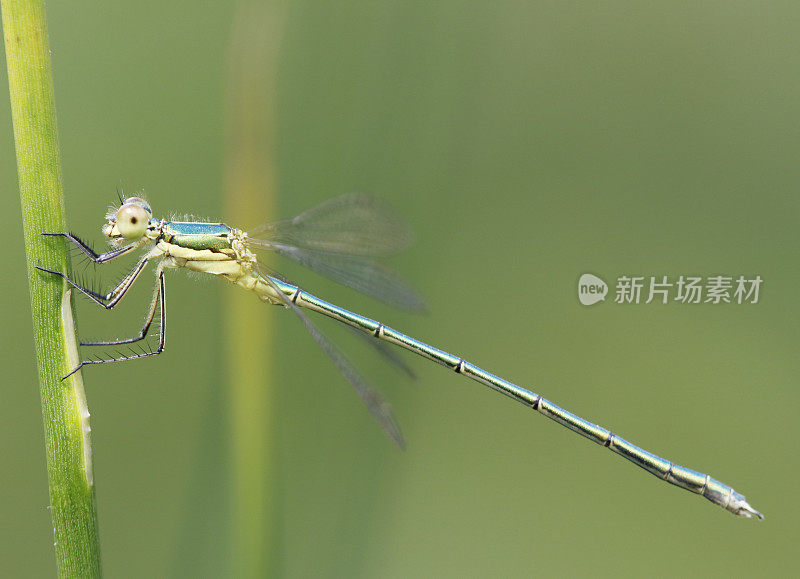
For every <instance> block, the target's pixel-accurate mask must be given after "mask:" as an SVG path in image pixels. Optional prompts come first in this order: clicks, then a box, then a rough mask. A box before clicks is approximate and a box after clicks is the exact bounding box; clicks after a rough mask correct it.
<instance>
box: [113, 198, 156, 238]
mask: <svg viewBox="0 0 800 579" xmlns="http://www.w3.org/2000/svg"><path fill="white" fill-rule="evenodd" d="M149 220H150V217H149V215H148V214H147V211H145V209H144V207H142V206H141V205H136V204H134V203H129V204H126V205H123V206H122V207H120V208H119V211H117V219H116V224H117V231H119V233H120V235H122V237H124V238H125V239H138V238H139V237H142V236H143V235H144V233H145V231H147V222H148V221H149Z"/></svg>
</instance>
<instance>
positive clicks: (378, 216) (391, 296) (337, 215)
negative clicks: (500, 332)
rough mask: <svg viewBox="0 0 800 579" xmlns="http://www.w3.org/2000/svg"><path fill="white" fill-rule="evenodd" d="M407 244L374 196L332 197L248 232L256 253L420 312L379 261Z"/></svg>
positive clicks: (405, 232)
mask: <svg viewBox="0 0 800 579" xmlns="http://www.w3.org/2000/svg"><path fill="white" fill-rule="evenodd" d="M410 241H411V233H410V231H409V229H408V227H407V226H406V225H405V224H404V223H403V222H402V221H400V220H399V219H398V218H397V217H396V216H394V215H393V214H392V212H391V210H389V208H388V207H386V205H384V204H383V203H381V202H379V201H378V200H377V199H375V198H374V197H371V196H369V195H364V194H350V195H344V196H342V197H337V198H336V199H332V200H330V201H327V202H325V203H323V204H321V205H318V206H317V207H314V208H312V209H309V210H308V211H306V212H305V213H301V214H300V215H298V216H297V217H295V218H293V219H286V220H283V221H276V222H274V223H268V224H265V225H262V226H260V227H257V228H255V229H253V230H252V231H250V232H248V242H249V243H250V244H251V245H252V246H253V247H254V248H255V249H265V250H269V251H272V252H274V253H277V254H279V255H282V256H284V257H286V258H288V259H291V260H292V261H295V262H297V263H299V264H301V265H303V266H304V267H307V268H309V269H311V270H314V271H316V272H318V273H321V274H322V275H325V276H327V277H329V278H331V279H333V280H334V281H337V282H339V283H341V284H343V285H346V286H348V287H350V288H353V289H355V290H357V291H359V292H361V293H363V294H366V295H369V296H372V297H374V298H376V299H378V300H381V301H383V302H385V303H388V304H390V305H393V306H395V307H399V308H402V309H405V310H411V311H418V312H419V311H424V309H425V304H424V302H423V301H422V298H421V297H420V296H419V294H418V293H417V292H416V291H415V290H414V289H413V288H411V287H410V286H408V285H407V284H406V283H405V282H403V280H402V279H401V278H400V277H399V276H398V275H397V274H396V273H395V272H394V271H392V270H391V269H390V268H388V267H386V266H385V265H384V264H383V263H381V262H380V261H379V260H378V258H379V257H382V256H386V255H391V254H393V253H397V252H398V251H400V250H401V249H403V248H404V247H406V246H407V245H408V244H409V243H410Z"/></svg>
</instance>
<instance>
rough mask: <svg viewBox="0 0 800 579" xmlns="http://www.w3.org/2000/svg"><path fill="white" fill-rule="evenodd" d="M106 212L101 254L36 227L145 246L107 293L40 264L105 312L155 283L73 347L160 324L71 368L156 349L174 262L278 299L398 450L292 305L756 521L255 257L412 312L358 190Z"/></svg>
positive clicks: (386, 230)
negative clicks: (252, 224) (252, 216)
mask: <svg viewBox="0 0 800 579" xmlns="http://www.w3.org/2000/svg"><path fill="white" fill-rule="evenodd" d="M106 219H107V222H106V224H105V226H104V227H103V233H104V234H105V236H106V237H108V238H109V240H110V242H111V244H112V245H113V246H114V247H115V248H114V249H112V250H111V251H108V252H106V253H101V254H97V253H95V252H94V251H93V250H92V249H91V248H90V247H89V246H88V245H87V244H85V243H84V242H83V241H81V240H80V239H79V238H78V237H76V236H75V235H73V234H71V233H45V235H56V236H62V237H64V238H66V239H67V240H69V241H70V242H72V243H73V244H75V245H76V246H77V247H78V248H79V249H80V250H81V251H82V252H83V253H84V254H86V256H88V257H89V259H91V260H92V261H93V262H95V263H98V264H103V263H107V262H109V261H112V260H114V259H116V258H118V257H121V256H123V255H127V254H129V253H131V252H133V251H134V250H137V249H143V250H146V251H145V252H144V255H143V256H142V257H141V258H140V259H139V261H138V262H137V263H136V265H135V266H134V268H133V269H132V270H131V271H130V272H129V273H128V274H127V275H126V276H125V277H124V278H123V279H122V281H120V282H119V283H118V284H117V285H116V286H115V287H114V288H113V289H112V290H111V291H109V292H108V293H106V294H103V293H99V292H97V291H94V290H92V289H90V288H87V287H83V286H82V285H80V284H78V283H77V282H76V281H74V280H73V279H71V278H70V277H68V276H67V275H66V274H65V273H63V272H59V271H53V270H50V269H46V268H43V267H39V269H40V270H41V271H44V272H48V273H51V274H55V275H59V276H61V277H62V278H64V280H66V281H67V282H68V283H69V284H70V285H72V286H73V287H74V288H76V289H77V290H79V291H81V292H83V293H84V294H85V295H87V296H88V297H89V298H90V299H92V300H93V301H94V302H96V303H97V304H99V305H101V306H103V307H104V308H106V309H109V310H110V309H112V308H113V307H114V306H116V305H117V304H118V303H119V302H120V300H121V299H122V298H123V297H124V296H125V294H126V292H127V291H128V290H129V289H130V288H131V286H132V285H133V283H134V282H135V281H136V279H137V278H138V277H139V275H140V274H141V273H142V271H143V270H144V269H145V266H146V265H147V264H148V263H150V262H151V261H153V262H157V264H158V265H157V266H156V278H157V281H156V286H155V289H154V292H153V298H152V301H151V303H150V308H149V310H148V313H147V316H146V318H145V323H144V326H143V327H142V329H141V331H140V332H139V334H138V335H137V336H135V337H133V338H128V339H124V340H112V341H103V342H84V343H82V344H81V345H85V346H120V345H125V344H132V343H135V342H139V341H141V340H144V339H145V337H146V336H147V333H148V331H149V329H150V326H151V324H152V322H153V319H154V317H155V313H156V310H158V312H159V321H160V324H159V337H158V345H157V346H156V347H155V348H153V349H143V350H141V351H139V352H132V353H131V354H130V355H119V356H116V357H111V358H107V359H89V360H85V361H83V362H81V363H80V364H79V365H78V366H77V367H76V368H75V369H73V370H72V372H70V374H72V373H74V372H76V371H78V370H79V369H80V368H81V367H82V366H85V365H87V364H99V363H106V362H122V361H126V360H133V359H137V358H145V357H147V356H155V355H157V354H160V353H161V352H163V351H164V336H165V322H166V311H165V307H164V304H165V296H164V270H165V269H167V268H181V267H182V268H186V269H188V270H191V271H196V272H201V273H209V274H212V275H216V276H219V277H221V278H223V279H225V280H227V281H229V282H232V283H234V284H237V285H239V286H241V287H243V288H244V289H247V290H251V291H253V292H255V294H256V295H257V296H258V297H259V298H261V299H262V300H263V301H265V302H269V303H271V304H276V305H283V306H285V307H286V308H288V309H290V310H292V311H293V312H294V313H295V314H296V315H297V316H298V317H299V318H300V320H301V321H302V322H303V324H304V325H305V327H306V329H307V330H308V331H309V332H310V333H311V335H312V336H313V337H314V339H315V340H316V342H317V344H319V346H320V347H321V348H322V349H323V350H324V351H325V353H326V354H327V355H328V356H329V357H330V358H331V359H332V360H333V362H334V363H335V364H336V365H337V366H338V368H339V370H340V371H341V373H342V374H343V375H344V377H345V378H346V379H347V381H348V382H349V383H350V384H351V385H352V386H353V387H354V388H355V390H356V392H357V393H358V395H359V396H360V397H361V399H362V400H363V401H364V403H365V404H366V406H367V408H368V409H369V411H370V412H371V413H372V415H373V416H374V417H375V418H376V419H377V420H378V422H379V423H380V424H381V426H383V428H384V429H385V430H386V431H387V432H388V434H389V435H390V436H391V437H392V439H393V440H394V441H395V442H396V443H397V444H398V445H400V446H401V447H402V446H403V437H402V434H401V433H400V429H399V427H398V425H397V422H396V420H395V419H394V416H393V415H392V413H391V410H390V409H389V406H388V404H386V403H385V402H384V401H383V399H382V398H381V397H380V395H379V394H378V393H377V392H376V391H375V390H374V389H373V388H372V387H371V386H370V385H369V384H368V383H367V381H366V380H365V379H364V378H363V377H362V376H361V374H360V373H359V372H358V370H357V369H356V368H355V367H354V366H353V365H352V364H351V363H350V362H349V361H348V360H347V358H345V357H344V355H342V354H341V352H340V351H339V349H338V348H337V347H336V346H334V345H333V344H332V343H331V342H330V341H328V339H327V338H325V336H324V335H323V334H322V333H321V332H320V331H319V330H318V329H317V327H316V326H315V325H314V324H313V323H312V322H311V320H309V319H308V317H307V316H306V315H305V314H304V313H303V312H302V311H301V309H300V308H305V309H308V310H313V311H315V312H318V313H320V314H323V315H325V316H328V317H330V318H333V319H335V320H337V321H339V322H341V323H343V324H345V325H347V326H350V327H352V328H355V329H356V330H358V332H359V333H360V334H362V335H365V336H366V337H367V338H370V337H372V338H374V342H373V343H374V344H376V345H377V344H380V343H381V342H379V341H381V340H383V341H386V342H388V343H391V344H395V345H397V346H399V347H401V348H403V349H406V350H409V351H411V352H413V353H415V354H417V355H419V356H422V357H423V358H428V359H430V360H433V361H434V362H438V363H439V364H442V365H443V366H446V367H447V368H449V369H450V370H453V371H455V372H456V373H457V374H463V375H465V376H467V377H469V378H472V379H473V380H475V381H477V382H480V383H481V384H484V385H485V386H488V387H489V388H492V389H494V390H497V391H498V392H501V393H503V394H505V395H506V396H508V397H510V398H512V399H514V400H516V401H518V402H521V403H523V404H525V405H526V406H529V407H531V408H533V409H534V410H537V411H538V412H540V413H541V414H544V415H545V416H547V417H548V418H551V419H552V420H555V421H556V422H558V423H559V424H561V425H563V426H566V427H567V428H569V429H570V430H573V431H575V432H577V433H578V434H581V435H583V436H585V437H586V438H588V439H590V440H592V441H594V442H596V443H598V444H600V445H602V446H605V447H607V448H609V449H611V450H612V451H614V452H615V453H617V454H619V455H621V456H623V457H624V458H626V459H628V460H629V461H631V462H632V463H633V464H635V465H637V466H639V467H641V468H643V469H645V470H646V471H648V472H650V473H651V474H653V475H655V476H657V477H658V478H660V479H662V480H665V481H667V482H669V483H671V484H673V485H676V486H679V487H681V488H684V489H687V490H690V491H692V492H694V493H697V494H700V495H703V496H704V497H705V498H707V499H708V500H710V501H711V502H713V503H715V504H717V505H720V506H721V507H723V508H725V509H727V510H728V511H730V512H732V513H734V514H736V515H740V516H743V517H752V516H756V517H758V518H763V516H762V515H761V513H759V512H758V511H756V510H755V509H753V508H752V507H751V506H750V505H749V504H748V503H747V501H746V500H745V497H744V496H743V495H741V494H739V493H737V492H736V491H734V490H733V489H732V488H731V487H729V486H728V485H725V484H723V483H721V482H719V481H717V480H715V479H713V478H711V477H710V476H708V475H707V474H703V473H700V472H696V471H694V470H690V469H688V468H686V467H683V466H679V465H677V464H674V463H672V462H670V461H668V460H666V459H663V458H661V457H659V456H656V455H655V454H652V453H650V452H648V451H646V450H644V449H642V448H639V447H638V446H635V445H633V444H631V443H630V442H628V441H626V440H624V439H622V438H620V437H619V436H617V435H616V434H614V433H612V432H611V431H610V430H607V429H605V428H602V427H600V426H598V425H596V424H593V423H591V422H589V421H588V420H584V419H583V418H580V417H579V416H576V415H575V414H572V413H571V412H569V411H567V410H564V409H563V408H560V407H558V406H556V405H555V404H553V403H552V402H550V401H548V400H545V399H544V398H542V397H541V396H539V395H538V394H534V393H533V392H531V391H529V390H526V389H525V388H521V387H519V386H517V385H515V384H512V383H511V382H509V381H507V380H504V379H502V378H499V377H497V376H495V375H493V374H490V373H489V372H486V371H485V370H482V369H481V368H479V367H477V366H475V365H474V364H472V363H470V362H467V361H466V360H464V359H463V358H461V357H459V356H455V355H453V354H449V353H447V352H444V351H442V350H439V349H438V348H434V347H432V346H429V345H428V344H425V343H424V342H421V341H419V340H416V339H414V338H411V337H410V336H406V335H405V334H402V333H400V332H398V331H396V330H393V329H392V328H390V327H388V326H386V325H384V324H382V323H380V322H376V321H375V320H372V319H370V318H367V317H364V316H361V315H359V314H356V313H353V312H351V311H349V310H346V309H344V308H340V307H338V306H335V305H333V304H331V303H329V302H326V301H324V300H321V299H319V298H318V297H316V296H314V295H311V294H310V293H308V292H306V291H304V290H302V289H300V288H299V287H297V286H296V285H293V284H291V283H289V282H288V281H286V280H285V279H283V278H282V277H281V276H279V275H277V274H276V273H273V272H272V271H271V270H268V269H267V268H265V267H264V266H263V265H261V264H260V263H259V262H258V259H257V257H256V255H255V253H254V250H266V251H272V252H275V253H278V254H280V255H282V256H285V257H288V258H290V259H293V260H295V261H297V262H299V263H300V264H302V265H304V266H307V267H309V268H311V269H314V270H316V271H318V272H320V273H322V274H325V275H327V276H329V277H330V278H332V279H334V280H336V281H338V282H341V283H343V284H345V285H348V286H350V287H352V288H354V289H356V290H359V291H361V292H362V293H365V294H368V295H371V296H374V297H376V298H378V299H381V300H383V301H385V302H388V303H390V304H393V305H396V306H400V307H405V308H407V309H412V310H413V309H419V308H420V307H421V306H422V302H421V301H420V299H419V298H418V297H417V295H416V294H415V293H414V292H413V290H411V289H410V288H408V287H406V286H405V285H404V284H403V283H402V282H401V281H400V280H399V279H398V278H397V277H396V276H394V275H393V274H392V272H391V271H390V270H388V269H386V268H385V267H383V266H382V265H381V263H380V261H379V259H378V258H380V257H381V256H383V255H386V254H389V253H392V252H394V251H396V250H398V249H399V248H401V247H402V246H403V245H405V244H406V242H407V241H408V233H407V229H406V228H405V227H404V225H403V224H402V223H401V222H400V221H398V220H397V219H395V218H394V217H393V216H392V214H391V212H389V211H388V210H387V209H386V208H385V207H384V206H383V205H381V204H380V203H379V202H377V201H376V200H375V199H374V198H372V197H369V196H366V195H346V196H343V197H339V198H337V199H333V200H331V201H328V202H327V203H323V204H322V205H320V206H318V207H316V208H314V209H311V210H309V211H306V212H305V213H302V214H300V215H299V216H297V217H295V218H294V219H289V220H285V221H278V222H275V223H271V224H267V225H264V226H261V227H259V228H257V229H254V230H251V231H250V232H244V231H242V230H239V229H234V228H232V227H228V226H227V225H225V224H224V223H207V222H202V221H168V220H164V219H156V218H153V213H152V210H151V209H150V205H148V203H147V202H146V201H145V200H143V199H141V198H139V197H129V198H125V199H123V198H120V206H119V207H114V208H112V209H111V210H110V211H109V212H108V213H107V214H106ZM370 339H371V338H370ZM68 375H69V374H68ZM65 377H66V376H65Z"/></svg>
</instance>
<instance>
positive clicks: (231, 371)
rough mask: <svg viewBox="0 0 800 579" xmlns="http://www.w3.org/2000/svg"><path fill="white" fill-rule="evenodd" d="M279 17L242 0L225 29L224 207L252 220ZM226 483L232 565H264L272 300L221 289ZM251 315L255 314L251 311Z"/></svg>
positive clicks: (269, 180)
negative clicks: (228, 467)
mask: <svg viewBox="0 0 800 579" xmlns="http://www.w3.org/2000/svg"><path fill="white" fill-rule="evenodd" d="M282 22H283V17H282V14H281V9H280V6H279V5H277V4H276V3H267V4H264V3H258V2H249V1H245V2H241V3H240V4H239V5H238V7H237V11H236V15H235V19H234V24H233V28H232V33H231V48H230V52H229V63H228V71H229V77H228V82H227V94H226V165H225V199H226V207H225V216H226V219H230V221H229V222H230V223H235V224H237V226H238V227H243V228H247V227H253V226H254V225H257V224H258V220H261V221H265V220H268V219H270V218H272V217H271V216H274V214H275V211H274V199H275V182H276V175H275V153H274V141H275V138H274V135H275V126H274V125H275V110H274V109H275V92H276V90H275V84H276V83H275V76H276V70H277V64H278V52H279V46H280V40H281V35H282ZM226 308H227V311H226V315H225V317H224V318H225V320H227V326H226V328H225V333H226V339H225V344H226V345H227V351H226V354H227V361H228V363H227V370H228V372H227V376H228V383H229V385H230V412H231V415H230V424H231V429H232V431H231V441H232V448H231V456H232V464H233V468H232V472H231V476H232V479H233V480H232V485H231V489H232V492H233V515H232V516H233V524H232V530H233V532H232V534H231V538H232V541H233V544H232V549H231V553H232V557H233V572H234V573H233V575H234V576H235V577H263V576H266V575H271V574H272V573H271V571H272V570H274V567H273V566H272V564H271V561H272V560H273V558H272V556H271V555H272V553H274V544H273V536H272V533H271V521H272V520H273V518H274V517H273V513H274V505H273V502H274V495H275V493H274V490H273V489H274V479H275V477H274V473H273V469H272V465H273V464H274V455H273V449H272V448H271V446H270V441H271V440H272V438H273V437H274V424H273V412H272V408H273V404H272V400H273V392H272V388H271V387H272V384H271V383H270V380H269V376H270V375H271V374H272V368H273V360H274V358H273V348H272V343H273V333H274V332H273V327H272V319H271V315H270V314H271V313H272V312H271V309H270V308H267V307H265V305H264V304H263V303H261V302H259V300H257V299H254V297H253V296H252V295H250V294H248V293H244V292H230V294H229V295H228V294H226ZM254 320H257V321H254Z"/></svg>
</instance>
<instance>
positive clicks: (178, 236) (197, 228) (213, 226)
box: [161, 221, 231, 251]
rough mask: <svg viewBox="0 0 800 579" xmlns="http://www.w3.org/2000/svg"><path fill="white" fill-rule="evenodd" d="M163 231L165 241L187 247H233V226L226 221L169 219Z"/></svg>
mask: <svg viewBox="0 0 800 579" xmlns="http://www.w3.org/2000/svg"><path fill="white" fill-rule="evenodd" d="M161 231H162V233H161V237H162V239H163V240H164V241H166V242H167V243H171V244H174V245H178V246H180V247H185V248H187V249H198V250H200V249H210V250H212V251H214V250H216V251H221V250H224V249H231V243H230V238H229V234H230V232H231V228H230V227H228V226H227V225H225V224H224V223H198V222H194V221H167V222H166V223H165V224H164V227H163V229H162V230H161Z"/></svg>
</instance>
